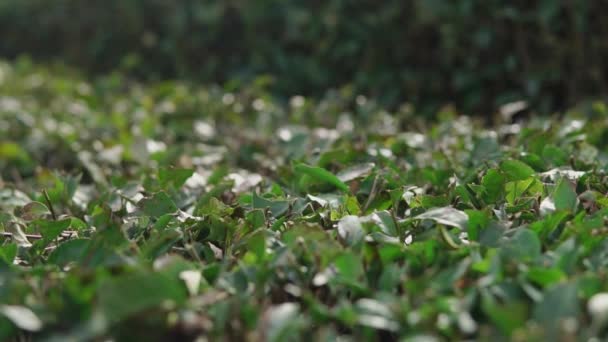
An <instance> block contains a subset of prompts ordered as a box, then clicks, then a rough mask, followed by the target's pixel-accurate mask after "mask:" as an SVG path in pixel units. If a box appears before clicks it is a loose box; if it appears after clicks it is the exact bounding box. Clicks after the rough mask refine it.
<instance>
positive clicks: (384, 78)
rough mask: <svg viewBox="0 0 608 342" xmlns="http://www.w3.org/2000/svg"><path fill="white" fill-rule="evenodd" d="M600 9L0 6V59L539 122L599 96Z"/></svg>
mask: <svg viewBox="0 0 608 342" xmlns="http://www.w3.org/2000/svg"><path fill="white" fill-rule="evenodd" d="M607 5H608V2H607V1H605V0H568V1H558V0H532V1H530V0H526V1H509V2H508V4H506V2H505V1H499V0H483V1H479V0H459V1H442V0H384V1H377V0H306V1H302V0H300V1H297V0H255V1H252V0H173V1H167V0H87V1H84V0H53V1H48V0H2V1H0V58H3V59H14V58H17V57H19V56H24V55H27V56H31V58H32V59H33V60H34V61H36V62H43V63H47V62H50V63H63V64H67V65H70V66H75V67H77V68H79V69H81V70H84V71H86V72H87V73H90V74H91V75H100V74H104V73H108V72H110V71H117V70H118V71H120V72H123V73H126V74H127V75H128V76H129V77H133V78H135V79H141V80H164V79H183V80H188V81H194V82H196V83H202V84H210V83H213V84H220V85H222V86H223V87H225V88H227V89H231V88H238V87H240V86H243V85H247V84H251V83H256V84H258V85H261V86H263V87H265V88H266V89H267V90H268V91H269V92H270V93H271V94H273V96H276V97H277V98H278V99H288V98H289V97H291V96H293V95H296V94H297V95H304V96H312V97H319V96H322V95H323V94H324V93H325V92H326V91H327V90H328V89H341V90H343V91H344V90H346V91H349V92H352V93H353V94H363V95H365V96H367V97H369V98H373V99H375V100H376V101H378V102H379V103H380V104H382V105H383V106H387V108H391V107H392V108H394V107H396V106H399V105H402V104H403V103H410V104H412V105H414V106H415V107H416V108H417V109H418V110H419V111H420V112H421V113H425V112H426V113H432V112H434V111H436V110H437V108H439V107H441V106H444V105H446V104H452V105H454V106H455V108H457V109H458V110H459V111H462V112H464V113H469V114H479V115H487V114H491V113H494V112H496V110H497V108H499V107H500V106H501V105H503V104H506V103H510V102H513V101H520V100H525V101H526V102H527V103H528V104H529V106H530V107H531V108H533V109H534V110H536V111H538V112H543V113H551V112H554V111H560V110H564V109H565V108H568V107H570V106H573V105H576V104H577V103H580V101H583V100H587V99H594V98H595V99H597V98H599V97H600V96H601V95H602V94H606V90H607V86H608V64H607V63H608V61H607V60H606V56H608V21H607V20H605V19H606V18H607V17H608V16H607V15H606V14H608V12H607V11H606V8H607Z"/></svg>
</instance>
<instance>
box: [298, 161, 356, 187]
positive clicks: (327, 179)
mask: <svg viewBox="0 0 608 342" xmlns="http://www.w3.org/2000/svg"><path fill="white" fill-rule="evenodd" d="M294 170H295V171H296V173H299V174H302V175H307V176H309V177H311V178H312V179H313V180H315V181H318V182H322V183H327V184H331V185H333V186H335V187H336V188H338V189H340V190H342V191H344V192H350V189H349V187H348V185H346V183H344V182H342V181H341V180H340V178H338V177H337V176H336V175H334V174H333V173H331V172H329V171H327V170H325V169H323V168H320V167H314V166H310V165H306V164H296V165H295V166H294Z"/></svg>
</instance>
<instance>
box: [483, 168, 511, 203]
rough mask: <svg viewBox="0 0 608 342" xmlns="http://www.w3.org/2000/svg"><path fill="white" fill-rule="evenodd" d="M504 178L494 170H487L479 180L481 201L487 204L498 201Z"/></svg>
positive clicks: (501, 192)
mask: <svg viewBox="0 0 608 342" xmlns="http://www.w3.org/2000/svg"><path fill="white" fill-rule="evenodd" d="M504 183H505V177H504V176H503V175H502V174H501V173H500V172H498V171H497V170H495V169H489V170H488V171H487V172H486V174H485V175H484V176H483V178H482V180H481V185H482V186H483V188H484V192H483V195H482V196H483V200H484V202H486V203H487V204H490V203H494V202H496V201H498V200H499V199H500V198H501V196H502V194H503V189H504Z"/></svg>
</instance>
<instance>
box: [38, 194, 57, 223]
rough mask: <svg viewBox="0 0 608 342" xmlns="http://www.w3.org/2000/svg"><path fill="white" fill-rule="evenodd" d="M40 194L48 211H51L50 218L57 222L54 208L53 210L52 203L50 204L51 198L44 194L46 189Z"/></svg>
mask: <svg viewBox="0 0 608 342" xmlns="http://www.w3.org/2000/svg"><path fill="white" fill-rule="evenodd" d="M42 194H43V195H44V199H45V200H46V204H48V206H49V210H50V211H51V216H53V220H54V221H57V215H56V214H55V208H53V203H51V198H50V197H49V193H48V192H46V189H43V190H42Z"/></svg>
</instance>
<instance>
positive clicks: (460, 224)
mask: <svg viewBox="0 0 608 342" xmlns="http://www.w3.org/2000/svg"><path fill="white" fill-rule="evenodd" d="M415 219H418V220H433V221H435V222H437V223H439V224H443V225H446V226H451V227H456V228H460V229H462V230H466V229H467V222H468V220H469V217H468V216H467V214H466V213H465V212H463V211H460V210H458V209H454V208H452V207H443V208H434V209H430V210H428V211H426V212H425V213H422V214H420V215H418V216H416V217H415Z"/></svg>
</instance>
